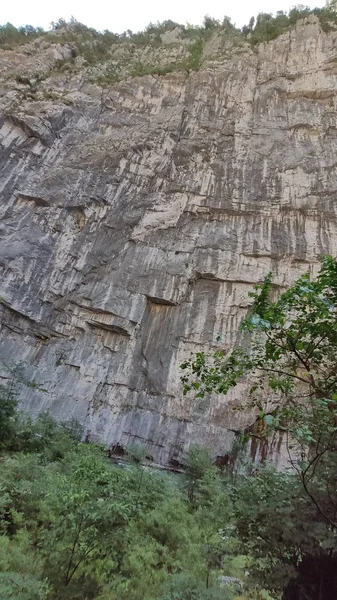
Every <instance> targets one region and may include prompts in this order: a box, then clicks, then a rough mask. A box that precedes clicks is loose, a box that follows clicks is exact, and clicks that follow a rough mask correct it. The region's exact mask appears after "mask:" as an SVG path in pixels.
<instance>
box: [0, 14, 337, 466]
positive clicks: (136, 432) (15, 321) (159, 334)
mask: <svg viewBox="0 0 337 600" xmlns="http://www.w3.org/2000/svg"><path fill="white" fill-rule="evenodd" d="M63 51H64V52H65V50H63ZM46 52H47V51H46ZM54 53H57V48H56V49H54ZM8 54H9V51H7V52H6V57H5V58H6V61H7V62H6V64H7V65H8V63H9V62H10V61H11V60H12V63H11V64H13V60H14V58H13V56H12V58H9V57H8ZM0 60H1V54H0ZM3 60H4V59H3ZM41 60H42V59H41ZM336 65H337V34H336V33H330V34H324V33H323V32H322V31H321V30H320V28H319V25H318V22H317V21H316V20H315V19H311V20H309V22H306V23H305V24H304V23H299V24H298V25H297V27H296V29H295V30H293V31H291V32H290V33H287V34H284V35H283V36H281V37H279V38H278V39H276V40H275V41H273V42H270V43H269V44H264V45H261V46H259V47H258V48H257V49H256V51H252V50H250V49H247V50H246V51H245V52H244V53H242V51H241V53H240V54H237V55H236V56H233V58H232V59H231V60H227V61H226V60H223V61H222V62H221V61H220V60H218V61H213V62H212V64H209V65H208V66H207V64H205V66H204V68H203V69H202V70H201V71H199V72H197V73H189V74H188V73H172V74H168V75H165V76H162V77H158V76H146V77H139V78H135V79H128V80H127V81H125V82H123V83H120V84H116V85H114V86H112V87H111V88H109V89H104V90H102V89H100V88H99V87H98V86H96V85H94V84H91V83H89V82H88V81H86V79H85V78H82V77H81V76H80V75H78V74H75V75H73V76H70V75H68V76H67V77H64V76H62V75H59V76H54V77H52V78H50V80H49V81H48V82H43V85H44V86H45V89H47V85H48V86H49V89H50V87H51V86H52V87H53V89H54V90H55V92H57V93H62V94H65V93H66V94H67V98H68V103H67V105H65V104H64V103H63V102H62V101H61V100H60V101H58V100H57V99H56V100H55V98H54V99H53V100H50V99H47V98H44V99H40V100H34V99H33V98H26V99H23V100H22V99H21V100H20V103H18V98H20V97H21V96H20V89H21V88H20V85H18V84H15V82H14V80H13V81H10V79H9V78H8V72H7V71H6V76H4V78H3V81H2V84H1V86H2V97H1V99H0V107H1V111H2V112H1V116H0V142H1V163H0V170H1V178H0V189H1V215H0V216H1V221H0V268H1V290H0V294H1V346H0V351H1V357H2V362H3V365H4V367H3V370H2V373H1V374H2V375H3V376H4V377H6V376H8V367H13V366H14V365H21V369H22V374H23V383H22V384H21V387H20V393H21V401H22V404H23V405H24V406H25V407H26V408H27V409H28V410H30V411H31V412H32V413H33V414H35V413H36V412H37V411H40V410H47V409H48V410H50V411H51V412H52V413H53V414H54V415H55V416H56V417H57V418H59V419H66V418H69V417H71V416H74V417H76V418H78V419H79V420H80V421H81V422H82V423H84V425H85V428H86V430H87V431H88V432H90V435H92V436H93V437H95V436H98V437H99V438H100V439H101V440H103V441H104V442H105V443H107V444H114V443H117V442H118V443H120V444H122V445H125V444H126V443H127V442H128V441H129V440H132V441H142V442H146V443H147V445H148V446H149V448H150V452H151V453H152V455H153V457H154V459H155V460H156V461H158V462H161V463H168V462H169V461H170V460H172V459H179V458H180V456H181V454H182V452H183V451H184V449H186V447H187V446H188V444H189V443H191V442H199V443H205V444H207V445H208V446H210V447H211V448H213V450H214V452H215V453H217V454H224V453H226V451H228V449H229V448H230V445H231V443H232V440H233V436H234V430H238V429H239V428H240V427H243V426H245V425H247V424H248V423H249V422H251V421H252V418H253V417H252V415H251V414H247V413H246V414H242V413H235V412H233V411H232V410H231V406H232V404H233V403H235V401H236V400H237V399H238V398H240V396H241V395H242V394H243V393H244V392H243V390H244V387H242V386H241V387H238V388H236V389H235V390H234V391H233V392H231V393H230V394H229V395H228V397H215V398H213V399H212V401H210V399H207V400H205V401H203V402H199V403H192V402H191V400H190V399H187V398H183V396H182V390H181V385H180V382H179V368H178V367H179V364H180V363H181V362H182V361H183V360H184V359H185V358H186V357H189V356H190V353H191V352H192V351H193V352H195V351H196V350H198V349H199V348H203V349H207V348H209V347H211V346H212V345H213V344H214V343H215V340H216V337H217V336H218V335H222V338H223V340H224V343H225V344H226V346H228V347H230V346H231V345H233V344H234V343H235V341H236V340H237V339H238V336H239V325H240V321H241V320H242V317H243V315H244V314H245V309H246V306H247V292H248V291H249V289H250V288H251V286H252V284H254V283H256V282H258V281H261V279H262V278H263V276H264V275H265V274H266V272H267V271H269V270H270V269H272V270H273V271H274V273H275V282H276V284H278V285H279V286H281V287H283V286H285V285H287V284H289V283H290V282H291V281H292V280H293V279H294V278H295V277H296V276H298V274H299V273H302V272H303V271H305V270H307V269H308V268H310V269H315V266H316V265H317V263H318V261H319V258H320V256H321V255H322V254H325V253H333V254H337V248H336V247H337V220H336V208H335V207H336V192H337V189H336V188H337V176H336V175H337V160H336V156H337V116H336V115H337V111H336V109H337V67H336ZM28 381H30V382H34V385H33V386H32V385H31V386H27V385H25V383H24V382H28Z"/></svg>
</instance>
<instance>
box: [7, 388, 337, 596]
mask: <svg viewBox="0 0 337 600" xmlns="http://www.w3.org/2000/svg"><path fill="white" fill-rule="evenodd" d="M80 439H81V428H80V427H79V426H78V425H77V424H76V423H65V424H57V423H55V422H54V421H53V420H52V419H51V418H50V417H49V416H48V415H46V414H42V415H40V416H39V418H38V419H37V420H36V421H35V422H33V421H32V420H31V419H30V418H29V417H27V416H25V415H24V414H22V413H20V412H18V411H17V409H16V406H15V402H14V400H13V398H12V397H11V395H10V394H8V393H7V392H5V391H2V394H1V402H0V448H1V450H0V597H1V598H6V599H7V600H9V599H13V600H14V599H15V600H33V599H34V600H35V599H36V600H66V599H68V600H70V599H71V600H75V599H78V600H91V599H97V600H207V599H208V600H211V599H213V600H220V599H222V600H234V599H235V600H239V599H241V600H248V599H251V600H268V599H269V600H272V599H274V600H276V599H279V598H281V597H283V598H285V599H287V600H288V599H293V598H295V599H296V600H297V599H301V600H302V599H304V598H308V599H315V598H318V597H319V596H318V595H317V593H318V592H317V590H318V588H319V586H320V578H321V576H322V572H323V574H324V576H325V577H327V578H329V577H331V573H330V571H329V569H330V570H331V552H333V550H331V545H332V547H333V544H334V543H335V539H334V537H333V535H332V534H331V535H330V537H329V533H328V528H327V527H326V524H325V523H324V522H322V520H321V519H320V518H319V515H317V514H316V512H315V510H314V508H313V507H312V505H311V504H310V502H308V500H307V498H306V497H305V495H303V493H302V491H301V489H300V487H299V485H298V483H297V481H296V478H295V477H294V475H291V474H289V473H277V472H275V471H274V470H273V468H272V467H268V466H264V467H261V468H260V469H258V470H256V469H254V470H253V472H252V467H251V466H250V465H249V464H248V463H247V464H246V463H244V462H242V461H241V463H240V464H241V466H240V468H239V470H237V471H236V472H233V471H232V472H229V471H227V472H221V471H219V470H218V469H217V468H216V467H215V466H213V465H212V460H211V458H210V456H209V454H208V453H207V452H206V451H205V450H203V449H201V448H197V447H194V448H191V450H190V452H189V455H188V457H187V460H186V471H185V475H180V476H172V475H169V474H165V473H164V474H163V473H161V472H158V471H156V470H149V469H147V468H144V467H143V466H142V464H141V463H142V458H143V455H142V451H141V450H140V449H139V448H138V449H137V448H131V449H130V451H129V458H130V462H129V464H128V468H126V469H120V468H117V467H116V466H115V465H114V463H112V462H111V461H110V460H108V459H107V457H106V454H105V452H104V449H103V448H102V447H100V446H98V445H95V444H86V443H81V441H80ZM239 462H240V461H239ZM237 464H239V463H237ZM309 525H310V526H309ZM329 556H330V563H329V562H328V561H327V560H326V559H327V557H329ZM310 561H311V562H312V563H313V564H314V565H315V567H311V568H309V569H304V572H303V573H302V572H301V568H303V565H305V564H306V563H308V564H309V565H310ZM324 561H325V562H327V564H326V567H325V566H324V565H325V562H324ZM322 565H323V566H322ZM324 568H326V573H325V571H324ZM227 577H233V578H237V580H238V581H235V580H233V581H231V580H229V583H228V580H227V579H226V578H227ZM224 578H225V579H224ZM335 583H336V582H335ZM330 584H331V590H332V594H333V593H334V591H333V590H334V588H333V585H334V583H333V582H332V583H331V582H330ZM282 594H283V595H282ZM296 594H297V595H296ZM330 597H331V598H334V597H335V596H324V600H329V599H330Z"/></svg>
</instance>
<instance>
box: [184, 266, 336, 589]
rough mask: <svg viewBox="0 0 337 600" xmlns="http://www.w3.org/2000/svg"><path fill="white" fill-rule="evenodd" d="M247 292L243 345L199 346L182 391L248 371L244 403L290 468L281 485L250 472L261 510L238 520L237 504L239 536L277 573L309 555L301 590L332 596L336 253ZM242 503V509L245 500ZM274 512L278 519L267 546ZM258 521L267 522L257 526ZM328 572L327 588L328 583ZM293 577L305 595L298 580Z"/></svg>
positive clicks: (216, 388)
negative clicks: (309, 576)
mask: <svg viewBox="0 0 337 600" xmlns="http://www.w3.org/2000/svg"><path fill="white" fill-rule="evenodd" d="M250 296H251V298H252V300H253V303H252V306H251V309H250V311H249V314H248V316H247V318H246V319H245V321H244V322H243V324H242V331H243V333H244V335H245V338H244V340H243V343H242V345H241V346H239V347H237V348H235V349H234V350H233V351H232V352H229V353H228V352H226V350H223V349H220V350H217V351H216V352H215V353H213V354H212V355H211V356H206V355H205V354H204V353H202V352H200V353H198V354H197V355H196V357H195V358H194V359H192V360H191V361H187V362H186V363H184V364H183V365H182V369H183V370H184V371H185V373H186V374H184V375H183V377H182V380H183V383H184V389H185V393H187V392H189V391H190V390H196V392H197V396H199V397H202V396H203V395H204V394H206V393H209V392H216V393H226V392H227V391H228V390H229V389H230V387H232V386H235V385H236V384H237V382H238V381H240V380H241V379H242V377H243V376H245V375H249V378H250V381H251V383H252V385H251V389H250V401H249V404H250V406H252V407H255V408H256V410H257V411H258V423H259V427H258V428H256V427H255V428H254V431H253V435H254V437H255V438H256V437H260V438H262V439H267V440H268V437H269V436H270V435H271V434H274V433H275V432H276V433H277V434H278V435H281V436H283V438H284V439H285V446H286V449H287V451H288V458H289V462H290V464H291V466H292V469H293V472H292V478H291V486H292V487H288V485H287V482H288V479H289V477H288V475H287V474H275V473H273V474H272V475H270V474H268V473H264V474H263V476H262V475H261V474H260V475H259V476H258V477H255V478H253V481H252V480H250V481H249V484H247V488H246V492H245V493H246V494H247V496H248V497H249V504H251V499H252V494H255V497H256V499H257V501H258V502H257V507H258V511H257V514H256V516H255V518H254V511H253V510H251V511H250V513H249V518H248V523H249V525H247V528H246V529H244V528H243V525H244V522H245V521H244V516H243V514H240V510H239V513H238V523H240V524H241V525H240V527H239V537H240V538H241V539H243V540H245V541H246V542H247V543H248V547H247V548H248V551H249V552H250V553H251V554H253V555H254V556H255V557H258V556H260V557H261V560H262V562H261V572H262V573H263V576H264V577H266V573H267V571H268V570H269V571H270V570H271V568H272V566H273V564H274V561H275V560H276V561H277V563H278V564H280V565H281V566H282V565H285V567H286V571H285V570H284V569H283V570H282V569H281V570H280V573H281V574H280V578H279V579H280V581H282V580H283V581H284V580H286V579H287V578H288V579H289V581H290V580H291V578H292V579H294V580H295V579H296V577H295V574H296V576H298V574H299V573H300V572H301V569H302V568H303V565H305V564H310V561H313V560H314V557H316V558H315V559H316V564H317V565H320V566H318V575H317V577H318V582H317V580H315V581H313V582H311V584H310V585H309V584H308V582H307V583H306V584H305V585H307V587H308V586H309V588H310V589H311V592H308V593H309V595H308V596H305V597H308V598H313V597H318V596H315V595H310V594H311V593H312V594H315V593H316V592H317V589H318V588H319V586H323V588H324V590H325V592H324V594H325V595H324V596H323V597H324V598H330V597H331V598H333V597H334V596H333V594H334V593H337V582H336V581H335V579H336V578H335V576H334V575H333V573H334V570H335V566H336V564H337V553H336V548H337V452H336V450H337V375H336V374H337V261H336V260H334V259H333V258H332V257H330V256H326V257H325V258H324V259H323V261H322V265H321V269H320V271H319V273H318V276H317V278H316V279H312V278H311V277H310V275H309V274H305V275H303V276H302V277H300V278H299V279H298V280H297V281H296V282H295V283H294V284H293V286H291V287H290V288H289V290H287V291H286V292H284V293H282V294H281V295H279V296H278V297H277V298H276V299H274V298H275V293H274V289H273V284H272V276H271V274H268V275H267V277H266V278H265V280H264V282H263V283H262V284H261V285H257V286H256V287H255V289H254V291H253V292H252V293H251V294H250ZM241 408H244V405H243V406H242V407H241ZM268 478H269V479H268ZM289 481H290V480H289ZM271 482H272V484H271ZM243 489H244V488H243ZM241 492H242V490H241ZM284 494H285V496H284ZM238 509H240V504H236V510H238ZM270 509H271V511H272V512H271V514H270V512H269V511H270ZM244 512H245V514H246V515H248V504H247V505H246V506H245V509H244ZM275 513H279V518H278V525H277V526H276V525H275V524H274V531H273V533H275V534H276V536H277V541H276V542H275V548H274V549H273V548H271V545H270V539H272V533H271V529H272V526H271V520H272V518H274V515H275ZM299 514H300V517H298V515H299ZM310 521H312V522H313V523H314V524H315V526H314V527H313V528H312V529H311V531H310V533H309V532H308V531H307V530H306V529H305V527H304V523H308V522H310ZM263 523H265V525H266V529H265V530H263V528H262V530H261V525H262V526H263ZM257 526H258V529H259V534H258V533H257V531H256V527H257ZM254 528H255V529H254ZM296 528H297V529H296ZM261 531H262V533H261ZM296 532H297V533H296ZM295 533H296V535H297V537H296V535H295ZM279 552H280V553H279ZM291 569H293V573H292V571H291ZM331 573H332V574H331ZM275 574H276V571H275ZM329 578H330V579H331V581H333V582H334V583H333V584H331V585H330V588H331V589H332V590H334V591H333V592H328V591H327V583H326V581H327V579H329ZM302 579H303V577H302ZM277 585H279V583H278V584H277ZM289 585H290V583H289ZM293 585H294V586H295V587H296V586H297V588H296V589H297V592H296V593H298V594H299V596H298V597H299V598H302V596H301V594H302V592H301V591H300V590H301V589H302V587H303V586H304V587H305V585H304V583H303V581H302V582H300V583H298V584H297V583H296V582H295V583H294V584H293ZM310 586H311V587H310ZM317 586H318V588H317ZM323 588H322V589H323ZM312 590H316V591H315V592H313V591H312ZM289 593H290V592H289ZM303 593H304V592H303ZM305 593H307V592H305ZM318 593H319V592H317V594H318ZM294 594H295V592H294ZM331 594H332V595H331ZM291 597H293V596H291ZM294 597H296V598H297V596H296V595H295V596H294ZM303 597H304V596H303Z"/></svg>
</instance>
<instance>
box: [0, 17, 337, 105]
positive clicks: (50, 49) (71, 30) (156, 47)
mask: <svg viewBox="0 0 337 600" xmlns="http://www.w3.org/2000/svg"><path fill="white" fill-rule="evenodd" d="M303 19H305V21H306V22H309V23H313V22H317V24H319V25H320V27H321V28H322V29H323V30H324V31H326V32H327V31H331V30H336V29H337V12H336V10H335V9H334V8H333V7H332V6H331V5H330V6H329V7H325V8H323V9H318V8H317V9H313V10H310V9H309V8H305V7H303V6H299V7H296V8H293V9H292V10H290V11H289V12H288V13H285V12H283V11H279V12H277V13H276V16H272V15H271V14H264V13H261V14H260V15H258V17H257V19H256V21H255V19H254V18H251V19H250V21H249V24H248V25H247V26H245V27H243V28H242V29H238V28H236V27H235V26H234V25H233V24H232V23H231V21H230V19H229V18H228V17H224V19H223V21H222V22H220V21H217V20H215V19H212V18H210V17H205V19H204V23H203V25H202V26H193V25H181V24H179V23H175V22H173V21H165V22H163V23H157V24H150V25H149V26H148V27H147V28H146V29H145V31H142V32H138V33H133V32H132V31H130V30H128V31H126V32H124V33H122V34H115V33H112V32H110V31H108V30H106V31H104V32H99V31H96V30H94V29H92V28H90V27H87V26H85V25H83V24H81V23H79V22H77V21H76V20H74V19H72V20H71V21H70V22H68V23H67V22H66V21H65V20H64V19H60V20H59V21H58V22H57V23H53V24H52V28H51V30H50V31H44V30H43V29H41V28H34V27H33V26H30V25H26V26H24V27H20V28H15V27H14V26H13V25H11V24H10V23H7V24H6V25H3V26H0V65H1V72H2V77H4V78H5V80H7V81H9V80H13V79H15V80H16V82H17V83H18V84H22V85H24V86H25V85H26V86H27V85H28V86H29V87H30V89H29V90H28V93H29V94H31V95H32V96H33V99H34V95H35V94H36V88H37V84H38V82H40V81H42V80H46V79H48V78H50V77H55V76H58V75H63V76H64V75H67V76H69V75H70V76H74V75H76V74H81V75H82V76H83V77H85V79H86V81H89V82H91V83H95V84H98V85H100V86H103V87H104V86H108V87H109V86H111V85H113V84H114V83H117V82H118V81H121V80H124V79H126V78H127V77H130V76H131V77H135V76H142V75H158V76H159V75H164V74H166V73H170V72H175V71H182V72H183V71H185V72H190V71H193V70H198V69H200V68H207V67H209V66H214V65H216V64H217V63H219V62H220V63H223V62H224V61H225V60H226V59H228V58H231V57H232V56H233V54H236V53H242V52H247V51H248V52H256V51H257V47H258V45H259V44H261V43H264V42H269V41H271V40H273V39H275V38H277V37H278V36H279V35H282V34H284V33H286V32H289V31H291V30H292V29H293V28H294V27H296V26H297V24H298V22H299V21H301V20H302V21H303Z"/></svg>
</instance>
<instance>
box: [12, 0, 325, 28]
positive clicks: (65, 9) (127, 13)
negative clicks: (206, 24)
mask: <svg viewBox="0 0 337 600" xmlns="http://www.w3.org/2000/svg"><path fill="white" fill-rule="evenodd" d="M296 3H297V2H296V0H295V2H294V1H293V2H291V0H232V1H231V2H229V1H226V0H204V1H201V0H166V1H165V0H164V1H163V0H119V1H118V2H116V0H89V1H88V0H52V1H51V0H12V1H10V0H2V2H1V4H2V6H1V10H0V23H1V24H4V23H7V22H8V21H9V22H10V23H12V24H13V25H15V26H19V25H25V24H29V25H34V26H38V25H39V26H41V27H44V28H45V29H48V28H49V25H50V23H51V21H58V19H59V18H60V17H63V18H65V19H69V18H70V17H71V16H74V17H75V19H77V20H78V21H81V23H84V24H85V25H88V26H89V27H94V28H95V29H98V30H104V29H109V30H110V31H113V32H115V33H122V32H123V31H125V30H126V29H131V30H132V31H139V30H142V29H144V27H146V25H148V24H149V22H150V21H152V22H153V23H155V22H157V21H164V20H167V19H171V20H172V21H177V22H178V23H186V22H189V23H193V24H200V23H201V22H202V20H203V17H204V16H205V15H206V14H208V15H210V16H211V17H214V18H216V19H222V18H223V17H224V15H228V16H229V17H231V19H232V22H233V23H235V24H236V25H237V26H239V27H242V26H243V25H246V24H248V21H249V19H250V17H251V16H253V15H257V14H258V13H259V12H272V13H275V12H276V11H277V10H287V9H289V8H291V7H292V6H293V5H294V4H296ZM303 4H305V5H306V6H310V7H311V8H314V7H315V6H318V7H322V6H324V4H325V0H307V2H305V1H303Z"/></svg>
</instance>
